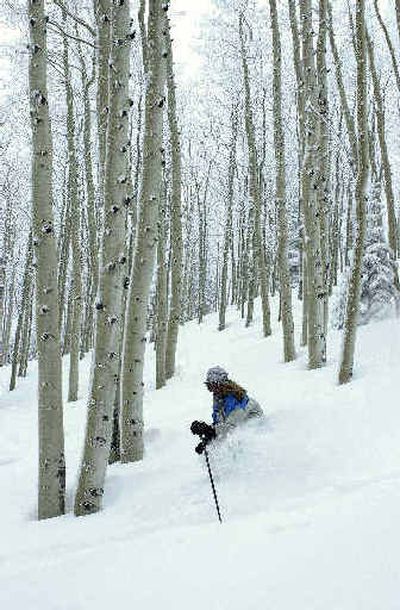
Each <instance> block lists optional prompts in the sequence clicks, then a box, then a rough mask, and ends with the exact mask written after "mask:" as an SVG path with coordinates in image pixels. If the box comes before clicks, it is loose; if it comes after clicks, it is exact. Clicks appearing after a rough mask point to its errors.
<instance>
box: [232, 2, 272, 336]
mask: <svg viewBox="0 0 400 610" xmlns="http://www.w3.org/2000/svg"><path fill="white" fill-rule="evenodd" d="M243 20H244V17H243V14H242V13H241V14H240V16H239V39H240V53H241V60H242V71H243V84H244V100H245V128H246V136H247V146H248V150H249V191H250V197H251V200H252V205H253V209H254V214H253V217H254V226H253V253H254V257H255V262H254V269H253V274H252V276H251V278H250V289H249V302H250V312H249V314H248V319H247V322H248V323H249V322H250V320H251V319H252V312H251V301H252V299H253V298H254V296H255V271H256V269H257V271H258V273H259V279H260V292H261V303H262V319H263V333H264V337H268V336H269V335H270V334H271V313H270V305H269V296H268V293H269V277H268V276H269V271H268V269H267V260H266V256H265V249H264V248H263V245H262V229H261V190H260V180H259V175H258V174H259V171H258V163H257V149H256V139H255V129H254V118H253V111H252V106H251V93H250V77H249V68H248V61H247V56H246V48H245V40H244V31H243Z"/></svg>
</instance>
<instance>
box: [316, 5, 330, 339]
mask: <svg viewBox="0 0 400 610" xmlns="http://www.w3.org/2000/svg"><path fill="white" fill-rule="evenodd" d="M327 11H328V6H327V0H319V10H318V19H319V27H318V39H317V50H316V68H317V88H318V97H317V100H318V159H319V162H318V183H317V187H318V190H317V198H318V201H317V206H318V218H319V223H320V240H321V262H322V272H323V282H324V286H325V295H324V332H325V335H327V333H328V304H329V303H328V301H329V291H328V290H327V286H328V281H329V249H328V243H329V240H328V234H329V231H328V215H329V213H330V207H331V196H330V187H331V185H330V175H329V174H330V170H329V164H330V151H329V131H328V124H329V102H328V78H327V65H326V41H327V17H328V15H327Z"/></svg>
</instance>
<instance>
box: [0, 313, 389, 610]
mask: <svg viewBox="0 0 400 610" xmlns="http://www.w3.org/2000/svg"><path fill="white" fill-rule="evenodd" d="M229 316H230V317H229V326H228V328H227V329H226V331H224V332H223V333H219V332H218V331H216V330H215V328H216V318H215V316H209V317H208V318H207V319H206V322H205V323H204V324H203V325H201V326H198V325H197V324H196V323H190V324H187V325H186V326H185V327H184V328H183V329H182V332H181V335H180V346H179V356H178V363H179V368H178V372H177V375H176V376H175V378H174V379H173V380H171V381H170V382H169V383H168V385H167V387H165V388H163V389H162V390H159V391H157V392H156V391H155V390H154V385H153V382H152V376H153V354H150V357H149V358H148V371H147V377H148V384H147V385H148V393H147V395H146V403H145V407H146V457H145V460H144V461H143V462H141V463H138V464H134V465H120V464H118V465H114V466H112V467H111V468H110V469H109V472H108V478H107V485H106V492H105V498H104V510H103V512H102V513H101V514H98V515H93V516H90V517H85V518H81V519H76V518H74V517H73V516H72V514H71V513H69V514H67V515H66V516H65V517H62V518H59V519H53V520H50V521H46V522H40V523H38V522H37V521H35V501H36V490H35V486H36V459H37V457H36V453H37V441H36V401H35V393H36V389H35V383H36V379H35V369H34V367H32V368H31V371H30V375H29V377H28V378H27V379H26V380H22V381H20V383H19V387H18V389H17V390H16V391H15V392H13V393H12V394H8V393H7V391H6V388H7V382H8V379H7V376H8V374H9V371H8V370H2V371H0V437H1V438H0V489H1V494H2V502H1V503H0V524H1V545H0V607H1V608H9V609H12V610H19V609H21V610H22V609H24V610H26V609H29V610H39V609H40V610H64V609H65V610H81V609H82V610H90V609H91V608H96V609H97V610H103V609H107V610H109V609H110V608H112V607H113V606H117V605H118V606H119V605H121V606H127V605H128V606H129V607H132V608H135V607H136V608H138V607H140V608H141V610H153V608H160V607H163V608H166V609H180V608H185V609H186V608H192V609H195V610H197V609H200V608H201V609H204V608H206V609H209V610H220V609H223V610H225V609H229V610H236V609H238V610H239V609H240V610H253V609H257V610H258V609H259V608H268V609H271V610H272V609H273V610H293V609H294V608H296V610H317V609H318V610H319V609H321V610H322V609H323V610H395V609H396V610H398V609H400V568H399V566H400V535H399V534H400V526H399V518H398V515H399V514H400V408H399V400H398V393H399V392H398V387H399V375H400V325H399V322H398V321H396V320H391V321H385V322H380V323H377V324H372V325H370V326H367V327H362V328H360V329H359V340H358V350H357V352H358V353H357V357H356V362H357V371H356V376H355V379H354V381H353V382H352V383H351V384H349V385H347V386H345V387H338V386H337V385H336V374H337V359H338V353H339V348H340V335H339V334H337V333H331V335H330V338H329V339H330V341H329V346H330V350H329V352H330V361H329V363H328V366H327V367H326V368H325V369H324V370H318V371H313V372H310V371H307V370H306V358H305V354H304V353H302V352H300V353H299V357H298V359H297V360H296V362H294V363H292V364H289V365H285V364H283V363H282V362H281V337H280V332H279V331H278V328H277V325H275V328H274V336H273V337H271V338H269V339H263V338H262V337H261V336H260V326H261V325H260V321H259V319H257V320H256V322H255V325H254V327H253V328H252V329H245V328H243V324H242V322H240V321H239V320H237V313H236V312H235V311H231V312H230V313H229ZM275 317H276V311H275ZM215 364H220V365H222V366H224V367H225V368H227V370H228V371H229V372H230V373H231V376H232V377H233V378H234V379H235V380H237V381H238V382H239V383H240V384H242V385H243V386H244V387H246V388H248V390H249V393H250V394H251V395H253V396H254V397H255V398H256V399H257V400H258V401H259V402H260V403H261V404H262V406H263V407H264V409H265V412H266V414H267V419H266V421H265V422H264V423H263V424H260V423H259V422H254V424H251V425H249V426H248V427H247V428H246V429H242V430H240V431H239V432H237V433H236V434H235V435H233V436H232V437H231V439H230V440H229V441H228V442H227V443H226V444H225V445H224V446H221V447H217V448H215V449H214V450H212V451H210V460H211V464H212V467H213V470H214V475H215V480H216V485H217V490H218V494H219V499H220V504H221V510H222V514H223V520H224V522H223V524H222V525H220V524H219V523H218V521H217V518H216V513H215V507H214V505H213V500H212V496H211V490H210V486H209V481H208V478H207V471H206V469H205V465H204V462H203V460H204V457H199V456H197V455H196V454H195V453H194V452H193V447H194V445H195V442H196V439H194V437H193V436H192V435H191V434H190V432H189V425H190V422H191V421H192V420H193V419H195V418H198V419H209V418H210V395H209V394H208V393H207V392H206V390H205V388H204V386H203V385H202V381H203V378H204V374H205V371H206V369H207V368H208V367H209V366H211V365H215ZM67 365H68V362H67V361H66V362H65V371H67ZM89 367H90V362H89V359H87V360H86V361H85V362H84V363H83V365H82V385H81V397H82V399H81V400H80V401H79V402H78V403H75V404H67V405H66V407H65V426H66V444H67V467H68V486H69V509H71V506H72V494H73V490H74V485H75V480H76V475H77V468H78V465H79V458H80V451H81V449H82V441H83V433H84V424H85V416H86V412H85V411H86V405H85V391H86V384H87V379H88V371H89Z"/></svg>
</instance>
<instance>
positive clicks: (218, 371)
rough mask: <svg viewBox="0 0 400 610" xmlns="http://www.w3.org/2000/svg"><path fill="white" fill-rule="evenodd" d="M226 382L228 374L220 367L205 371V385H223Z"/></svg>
mask: <svg viewBox="0 0 400 610" xmlns="http://www.w3.org/2000/svg"><path fill="white" fill-rule="evenodd" d="M225 381H228V373H227V372H226V371H225V370H224V369H223V368H222V366H213V367H211V368H210V369H208V371H207V377H206V383H216V384H218V383H225Z"/></svg>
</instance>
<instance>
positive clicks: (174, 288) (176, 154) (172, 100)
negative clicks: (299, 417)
mask: <svg viewBox="0 0 400 610" xmlns="http://www.w3.org/2000/svg"><path fill="white" fill-rule="evenodd" d="M165 21H166V23H165V30H166V35H165V41H166V52H167V91H168V126H169V134H170V143H171V180H172V185H171V255H172V259H171V263H172V264H171V299H170V304H169V319H168V329H167V338H166V353H165V375H166V378H167V379H169V378H170V377H172V375H173V374H174V372H175V355H176V346H177V342H178V330H179V321H180V317H181V297H182V295H181V292H182V219H181V214H182V210H181V208H182V203H181V198H182V186H181V182H182V177H181V174H182V170H181V143H180V133H179V126H178V118H177V111H176V95H175V88H176V85H175V75H174V63H173V49H172V43H171V33H170V25H169V22H168V18H167V17H166V20H165Z"/></svg>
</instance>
